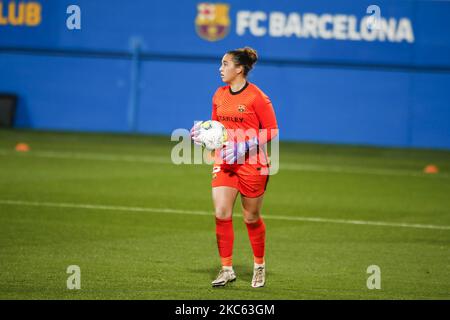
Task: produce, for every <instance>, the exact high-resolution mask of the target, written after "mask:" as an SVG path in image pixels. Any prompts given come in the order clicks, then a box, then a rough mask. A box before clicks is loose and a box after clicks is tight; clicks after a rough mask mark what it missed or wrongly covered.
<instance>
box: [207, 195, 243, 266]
mask: <svg viewBox="0 0 450 320" xmlns="http://www.w3.org/2000/svg"><path fill="white" fill-rule="evenodd" d="M237 194H238V190H237V189H235V188H232V187H227V186H220V187H214V188H213V189H212V198H213V203H214V209H215V216H216V237H217V246H218V248H219V255H220V258H221V260H222V266H225V267H231V266H232V265H233V261H232V256H233V241H234V231H233V220H232V215H233V207H234V203H235V201H236V197H237Z"/></svg>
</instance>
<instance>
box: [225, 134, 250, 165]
mask: <svg viewBox="0 0 450 320" xmlns="http://www.w3.org/2000/svg"><path fill="white" fill-rule="evenodd" d="M258 143H259V142H258V138H257V137H253V138H251V139H249V140H246V141H243V142H228V143H227V145H226V146H225V147H224V148H223V149H221V156H222V159H223V160H224V161H225V163H227V164H234V163H238V164H243V163H244V160H245V156H246V155H247V153H248V152H250V151H252V150H254V149H256V148H257V147H258Z"/></svg>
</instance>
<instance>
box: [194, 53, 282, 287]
mask: <svg viewBox="0 0 450 320" xmlns="http://www.w3.org/2000/svg"><path fill="white" fill-rule="evenodd" d="M257 59H258V56H257V53H256V51H255V50H254V49H252V48H249V47H245V48H241V49H236V50H232V51H229V52H227V53H226V54H225V55H224V56H223V58H222V64H221V67H220V69H219V70H220V76H221V78H222V81H223V82H225V83H226V84H227V85H225V86H222V87H219V88H218V89H217V91H216V93H215V94H214V96H213V101H212V116H211V119H212V120H216V121H219V122H221V123H222V124H223V125H224V126H225V128H226V129H227V133H228V141H227V144H226V146H224V147H223V148H222V149H218V150H216V151H215V164H214V167H213V171H212V198H213V203H214V207H215V216H216V237H217V245H218V249H219V255H220V258H221V262H222V268H221V270H220V272H219V274H218V276H217V278H216V279H215V280H214V281H213V282H212V285H213V286H224V285H226V284H227V283H228V282H231V281H234V280H235V279H236V274H235V272H234V270H233V260H232V257H233V240H234V231H233V223H232V215H233V207H234V203H235V201H236V198H237V195H238V193H240V195H241V204H242V212H243V216H244V222H245V224H246V226H247V230H248V235H249V238H250V243H251V246H252V249H253V256H254V270H253V278H252V282H251V286H252V287H254V288H257V287H262V286H264V284H265V270H266V269H265V260H264V251H265V240H266V227H265V224H264V221H263V219H262V217H261V208H262V203H263V197H264V192H265V190H266V187H267V183H268V180H269V169H270V166H269V161H268V157H267V152H266V148H265V144H266V143H267V142H268V141H270V140H271V139H272V138H273V137H275V136H276V135H277V134H278V126H277V120H276V117H275V112H274V110H273V107H272V103H271V101H270V99H269V98H268V97H267V96H266V95H265V94H264V93H263V92H262V91H261V90H260V89H259V88H258V87H257V86H256V85H254V84H253V83H249V82H248V81H247V76H248V73H249V71H250V70H252V68H253V66H254V64H255V63H256V61H257ZM199 129H200V123H197V124H196V125H194V127H193V128H192V129H191V135H192V139H193V140H194V141H196V138H197V137H198V134H199ZM197 142H198V141H197Z"/></svg>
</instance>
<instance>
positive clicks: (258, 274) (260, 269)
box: [252, 265, 266, 288]
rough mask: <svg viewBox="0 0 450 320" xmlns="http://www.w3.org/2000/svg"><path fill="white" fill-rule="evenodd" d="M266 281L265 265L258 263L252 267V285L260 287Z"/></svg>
mask: <svg viewBox="0 0 450 320" xmlns="http://www.w3.org/2000/svg"><path fill="white" fill-rule="evenodd" d="M265 283H266V266H265V265H259V266H257V267H255V268H254V269H253V279H252V287H253V288H261V287H264V284H265Z"/></svg>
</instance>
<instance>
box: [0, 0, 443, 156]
mask: <svg viewBox="0 0 450 320" xmlns="http://www.w3.org/2000/svg"><path fill="white" fill-rule="evenodd" d="M9 2H10V1H0V3H2V4H3V6H2V9H3V10H2V13H1V14H2V17H4V18H7V17H8V14H9V12H8V6H7V5H8V3H9ZM16 2H17V3H19V1H16ZM29 2H34V3H39V4H40V6H41V8H42V19H41V22H40V24H39V25H37V26H25V25H18V26H12V25H11V24H8V23H7V24H3V25H2V24H1V23H0V92H13V93H17V94H18V95H19V97H20V100H19V106H18V114H17V119H16V126H17V127H22V128H35V129H64V130H86V131H119V132H130V131H137V132H143V133H162V134H169V133H170V132H171V131H172V130H174V129H175V128H179V127H184V128H189V127H190V126H191V124H192V122H193V120H198V119H206V118H208V117H209V116H210V113H211V97H212V94H213V93H214V91H215V89H216V88H217V86H219V85H222V84H221V82H220V79H219V77H218V68H219V63H220V58H221V56H222V54H223V53H224V52H225V51H227V50H229V49H231V48H236V47H241V46H244V45H251V46H254V47H255V48H256V49H257V50H258V52H259V54H260V57H261V60H260V61H259V63H258V65H257V67H256V69H255V70H254V71H253V72H252V74H251V77H250V81H253V82H255V83H256V84H257V85H258V86H260V87H261V88H262V89H263V90H264V91H265V92H266V93H267V94H268V95H269V96H270V97H271V99H272V102H273V103H274V107H275V110H276V112H277V116H278V121H279V126H280V129H281V131H280V135H281V138H282V139H289V140H302V141H318V142H333V143H357V144H372V145H385V146H404V147H432V148H445V149H450V90H449V88H450V33H449V32H448V30H450V3H449V2H434V1H379V3H378V5H379V6H380V8H381V14H382V17H385V18H386V19H387V20H389V19H396V21H397V22H398V21H400V19H402V18H407V19H408V20H409V21H410V22H411V26H412V30H413V35H414V41H412V42H411V41H406V40H403V41H400V42H394V41H380V40H378V39H376V40H374V41H354V40H338V39H334V38H332V39H323V38H320V37H318V38H313V37H296V36H291V37H274V36H271V35H270V34H269V33H268V32H267V33H266V34H265V35H262V36H255V35H254V34H252V32H251V30H249V29H247V30H246V31H245V33H244V34H242V35H239V34H238V32H237V21H236V20H237V14H238V12H240V11H243V10H246V11H251V12H256V11H261V12H263V13H265V14H266V15H267V16H269V15H270V13H271V12H282V13H284V14H285V15H286V16H288V15H289V14H290V13H298V14H300V15H301V14H304V13H313V14H315V15H317V16H320V15H323V14H330V15H336V14H343V15H346V16H354V17H356V19H357V21H358V23H359V22H360V21H361V20H362V19H363V17H364V16H365V15H366V14H367V13H366V11H365V10H366V8H367V6H368V5H370V4H371V3H370V2H368V1H344V0H341V1H333V2H330V1H319V0H318V1H287V0H286V1H277V2H274V1H269V0H264V1H234V0H233V1H227V2H222V3H226V4H228V5H229V19H230V23H231V24H230V28H229V32H228V35H227V36H226V37H224V38H223V39H222V40H218V41H206V40H204V39H202V38H201V37H200V36H199V35H198V34H197V33H196V30H195V19H196V16H197V4H198V2H196V1H177V2H174V3H167V2H164V1H144V0H134V1H132V2H127V3H125V2H123V1H106V0H96V1H88V0H83V1H65V0H61V1H43V0H40V1H38V0H35V1H28V2H27V3H29ZM69 4H78V5H79V6H80V8H81V13H82V15H81V26H82V29H81V30H68V29H67V28H66V19H67V17H68V15H67V14H66V8H67V6H68V5H69ZM303 17H304V16H302V18H303ZM0 20H1V19H0ZM259 26H260V27H265V28H266V29H269V25H268V21H264V20H262V21H260V22H259ZM329 27H330V26H329ZM133 43H134V44H136V43H138V49H136V50H135V49H133ZM133 53H134V54H137V56H136V55H135V56H134V57H135V58H137V59H134V58H133ZM133 106H135V107H136V110H135V118H133V117H132V115H131V114H130V112H131V110H133V109H132V107H133ZM130 116H131V119H130Z"/></svg>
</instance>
